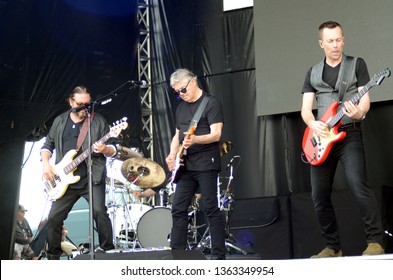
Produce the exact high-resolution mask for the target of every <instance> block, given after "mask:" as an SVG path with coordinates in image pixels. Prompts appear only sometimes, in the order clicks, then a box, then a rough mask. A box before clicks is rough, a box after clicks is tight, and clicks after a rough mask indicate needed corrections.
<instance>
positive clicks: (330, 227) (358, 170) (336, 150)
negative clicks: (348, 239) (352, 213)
mask: <svg viewBox="0 0 393 280" xmlns="http://www.w3.org/2000/svg"><path fill="white" fill-rule="evenodd" d="M346 132H347V135H346V137H345V138H344V139H343V140H342V141H340V142H337V143H336V144H335V145H334V146H333V148H332V150H331V151H330V154H329V156H328V157H327V159H326V161H325V162H324V163H323V164H322V165H320V166H313V167H311V186H312V198H313V202H314V208H315V212H316V215H317V219H318V222H319V224H320V227H321V232H322V235H323V237H324V238H325V240H326V246H327V247H329V248H331V249H335V250H338V249H340V248H341V240H340V236H339V230H338V225H337V219H336V215H335V211H334V208H333V203H332V200H331V194H332V185H333V179H334V175H335V173H336V167H337V164H338V161H340V162H341V164H342V166H343V168H344V172H345V177H346V181H347V184H348V187H349V189H350V190H351V191H352V194H353V195H354V198H355V202H356V206H357V207H358V208H359V211H360V215H361V217H362V219H363V222H364V226H365V233H366V238H367V243H371V242H377V243H380V244H382V238H383V236H382V232H383V231H382V223H381V219H380V216H379V212H378V205H377V201H376V198H375V195H374V193H373V191H372V189H371V187H370V185H369V184H368V181H367V172H366V164H365V156H364V148H363V141H362V132H361V129H360V127H353V128H349V129H347V130H346Z"/></svg>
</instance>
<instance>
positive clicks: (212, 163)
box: [176, 92, 224, 171]
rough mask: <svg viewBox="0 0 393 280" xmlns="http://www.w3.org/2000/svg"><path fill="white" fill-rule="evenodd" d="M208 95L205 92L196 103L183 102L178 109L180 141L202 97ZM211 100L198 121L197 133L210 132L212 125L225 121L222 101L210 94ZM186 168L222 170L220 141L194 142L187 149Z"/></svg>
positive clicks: (193, 169) (177, 125)
mask: <svg viewBox="0 0 393 280" xmlns="http://www.w3.org/2000/svg"><path fill="white" fill-rule="evenodd" d="M205 95H207V94H206V93H205V92H203V93H202V96H201V97H200V98H199V99H198V100H197V101H196V102H194V103H188V102H184V101H183V102H181V103H180V104H179V106H178V107H177V110H176V128H177V129H178V130H179V131H180V133H179V143H182V141H183V139H184V132H187V131H188V129H189V126H190V123H191V120H192V118H193V116H194V114H195V112H196V111H197V110H198V107H199V104H200V103H201V102H202V99H203V98H202V97H204V96H205ZM209 97H210V98H209V101H208V103H207V105H206V108H205V110H204V111H203V113H202V116H201V118H200V120H199V122H198V125H197V129H196V131H195V135H205V134H209V133H210V125H212V124H215V123H219V122H222V123H224V114H223V110H222V106H221V103H220V101H219V100H218V99H217V98H216V97H215V96H212V95H209ZM185 165H186V170H190V171H204V170H218V171H219V170H221V158H220V150H219V142H215V143H210V144H194V145H192V146H191V147H189V148H188V149H187V156H186V157H185Z"/></svg>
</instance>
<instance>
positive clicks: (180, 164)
mask: <svg viewBox="0 0 393 280" xmlns="http://www.w3.org/2000/svg"><path fill="white" fill-rule="evenodd" d="M196 129H197V123H194V125H193V126H191V127H190V129H189V130H188V131H187V134H186V138H190V136H191V135H193V134H194V133H195V130H196ZM186 154H187V150H186V149H185V148H184V145H181V146H180V148H179V151H178V152H177V154H176V161H175V168H174V169H173V170H172V177H171V183H173V184H176V183H177V182H178V180H179V178H180V174H181V172H182V171H183V170H184V169H185V168H186V165H185V162H184V157H185V155H186Z"/></svg>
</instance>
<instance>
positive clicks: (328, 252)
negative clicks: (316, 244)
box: [311, 247, 343, 259]
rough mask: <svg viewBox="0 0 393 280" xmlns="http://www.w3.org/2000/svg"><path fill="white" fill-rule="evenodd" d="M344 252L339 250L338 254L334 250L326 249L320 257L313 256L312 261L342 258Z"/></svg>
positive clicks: (320, 253)
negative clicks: (315, 259)
mask: <svg viewBox="0 0 393 280" xmlns="http://www.w3.org/2000/svg"><path fill="white" fill-rule="evenodd" d="M342 255H343V252H342V251H341V250H338V251H337V252H336V251H334V250H333V249H330V248H328V247H326V248H324V249H323V250H322V251H321V252H319V254H318V255H314V256H311V258H312V259H314V258H332V257H342Z"/></svg>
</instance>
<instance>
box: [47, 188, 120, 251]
mask: <svg viewBox="0 0 393 280" xmlns="http://www.w3.org/2000/svg"><path fill="white" fill-rule="evenodd" d="M80 197H83V198H85V199H86V200H87V201H89V190H88V188H87V187H85V188H83V189H72V188H68V190H67V191H66V192H65V194H64V196H63V197H61V198H60V199H59V200H56V201H54V202H53V203H52V208H51V210H50V212H49V216H48V239H47V240H48V256H60V255H61V254H62V253H63V250H62V249H61V238H62V227H63V224H64V220H65V219H67V216H68V213H69V212H70V211H71V209H72V207H73V206H74V204H75V203H76V201H77V200H78V199H79V198H80ZM93 217H94V221H95V223H96V226H97V230H98V239H99V244H100V247H101V248H102V249H104V250H110V249H113V248H114V245H113V232H112V224H111V220H110V219H109V215H108V213H107V208H106V206H105V186H104V185H98V186H93ZM86 227H88V223H86Z"/></svg>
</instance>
